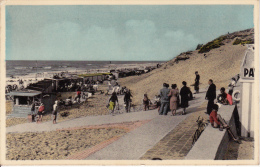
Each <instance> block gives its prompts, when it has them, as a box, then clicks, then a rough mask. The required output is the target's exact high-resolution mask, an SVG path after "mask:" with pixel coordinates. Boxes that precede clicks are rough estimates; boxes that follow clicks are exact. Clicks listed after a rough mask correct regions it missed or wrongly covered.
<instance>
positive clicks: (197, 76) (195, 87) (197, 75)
mask: <svg viewBox="0 0 260 167" xmlns="http://www.w3.org/2000/svg"><path fill="white" fill-rule="evenodd" d="M195 75H196V78H195V84H194V90H195V93H194V94H196V93H199V84H200V75H199V73H198V71H196V72H195Z"/></svg>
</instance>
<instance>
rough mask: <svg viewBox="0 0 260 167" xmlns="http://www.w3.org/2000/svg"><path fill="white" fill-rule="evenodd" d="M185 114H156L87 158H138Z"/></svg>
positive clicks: (184, 116)
mask: <svg viewBox="0 0 260 167" xmlns="http://www.w3.org/2000/svg"><path fill="white" fill-rule="evenodd" d="M186 117H187V115H183V116H179V117H171V116H163V115H160V116H159V115H158V116H157V117H155V118H154V119H153V120H151V121H150V122H148V123H146V124H144V125H143V126H141V127H139V128H138V129H135V130H133V131H131V132H129V133H127V134H126V135H124V136H123V137H121V138H120V139H119V140H117V141H115V142H113V143H112V144H110V145H108V146H107V147H105V148H103V149H102V150H100V151H98V152H96V153H94V154H92V155H90V156H89V157H88V158H87V159H88V160H138V159H139V158H140V157H141V155H143V154H144V153H145V152H146V151H147V150H148V149H150V148H151V147H153V146H154V145H155V144H156V143H157V142H158V141H160V140H161V138H162V137H164V136H165V135H167V133H169V132H170V131H171V130H172V129H173V128H175V127H176V125H178V124H179V123H180V122H181V121H182V120H184V119H185V118H186Z"/></svg>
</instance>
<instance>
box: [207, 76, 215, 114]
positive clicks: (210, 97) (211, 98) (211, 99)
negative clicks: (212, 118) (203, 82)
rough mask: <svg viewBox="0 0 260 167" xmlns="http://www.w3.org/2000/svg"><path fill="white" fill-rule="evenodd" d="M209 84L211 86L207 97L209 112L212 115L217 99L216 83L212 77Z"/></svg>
mask: <svg viewBox="0 0 260 167" xmlns="http://www.w3.org/2000/svg"><path fill="white" fill-rule="evenodd" d="M208 84H209V88H208V91H207V93H206V97H205V99H206V100H208V106H207V114H208V115H210V113H211V109H212V107H213V105H214V100H215V99H216V85H215V84H214V83H213V80H212V79H210V80H209V82H208Z"/></svg>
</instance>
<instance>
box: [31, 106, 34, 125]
mask: <svg viewBox="0 0 260 167" xmlns="http://www.w3.org/2000/svg"><path fill="white" fill-rule="evenodd" d="M31 115H32V122H35V120H34V118H35V102H34V101H33V102H32V107H31Z"/></svg>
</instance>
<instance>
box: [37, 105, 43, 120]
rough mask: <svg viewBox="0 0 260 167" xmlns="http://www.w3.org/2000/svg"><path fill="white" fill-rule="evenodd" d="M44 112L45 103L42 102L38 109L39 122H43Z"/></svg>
mask: <svg viewBox="0 0 260 167" xmlns="http://www.w3.org/2000/svg"><path fill="white" fill-rule="evenodd" d="M43 113H44V105H43V103H41V105H40V107H39V109H38V115H39V118H38V120H37V122H42V116H43Z"/></svg>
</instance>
